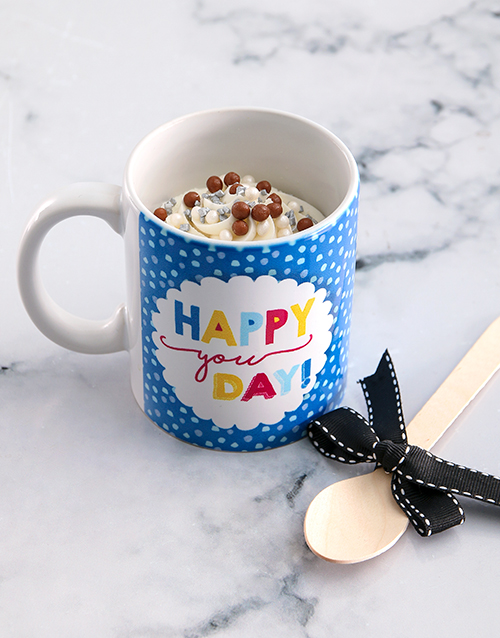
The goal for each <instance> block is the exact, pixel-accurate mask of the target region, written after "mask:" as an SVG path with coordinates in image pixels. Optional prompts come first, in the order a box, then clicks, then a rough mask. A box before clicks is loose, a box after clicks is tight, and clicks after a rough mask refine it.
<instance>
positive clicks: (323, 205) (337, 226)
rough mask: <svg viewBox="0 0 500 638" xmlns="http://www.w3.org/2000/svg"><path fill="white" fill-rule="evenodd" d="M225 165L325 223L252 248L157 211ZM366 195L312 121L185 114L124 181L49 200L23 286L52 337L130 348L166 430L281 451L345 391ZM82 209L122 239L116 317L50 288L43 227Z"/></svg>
mask: <svg viewBox="0 0 500 638" xmlns="http://www.w3.org/2000/svg"><path fill="white" fill-rule="evenodd" d="M227 171H238V173H239V174H241V175H247V174H251V175H255V176H257V177H259V178H260V179H266V180H269V181H270V182H271V184H272V185H273V186H275V187H276V188H278V189H279V190H280V191H283V192H285V193H290V194H292V195H294V196H295V197H297V198H300V199H302V200H304V201H306V202H308V203H310V204H311V205H312V206H314V207H315V208H317V209H318V210H319V211H321V212H322V214H323V215H324V216H325V217H324V219H323V220H321V221H320V222H319V223H317V224H315V225H314V226H312V227H310V228H307V229H306V230H303V231H302V232H299V233H294V234H291V235H288V236H285V237H279V238H275V239H271V240H258V241H247V242H244V241H223V240H221V239H220V238H217V239H213V238H210V237H205V236H202V235H196V234H193V233H190V232H189V233H187V232H184V231H183V230H182V229H179V228H176V227H173V226H169V225H167V224H165V223H164V222H163V221H161V220H160V219H159V218H158V217H156V216H155V215H154V214H153V211H154V210H155V208H156V207H157V206H158V205H159V204H158V202H162V201H165V198H166V197H170V196H172V195H175V194H179V193H183V192H186V191H189V190H192V188H193V186H196V185H200V184H201V185H203V184H204V183H205V181H206V179H207V177H208V176H209V175H220V174H225V173H226V172H227ZM358 190H359V176H358V170H357V167H356V163H355V161H354V159H353V157H352V155H351V153H350V152H349V150H348V149H347V148H346V146H345V145H344V144H343V143H342V142H341V141H340V140H339V139H338V138H337V137H336V136H335V135H333V134H332V133H331V132H330V131H328V130H326V129H324V128H322V127H321V126H318V125H317V124H315V123H313V122H310V121H308V120H306V119H304V118H301V117H298V116H295V115H291V114H287V113H283V112H278V111H273V110H265V109H259V108H227V109H220V110H212V111H206V112H201V113H194V114H192V115H188V116H185V117H181V118H179V119H177V120H175V121H173V122H169V123H167V124H165V125H164V126H161V127H160V128H158V129H156V130H155V131H153V132H152V133H150V134H149V135H148V136H146V137H145V138H144V139H143V140H142V141H141V142H140V143H139V144H138V145H137V147H136V148H135V150H134V151H133V152H132V154H131V156H130V158H129V160H128V163H127V166H126V169H125V174H124V181H123V187H122V188H119V187H118V186H113V185H108V184H100V183H81V184H74V185H72V186H70V187H67V188H65V189H63V190H61V191H60V192H58V193H57V194H56V195H55V196H53V197H51V198H50V199H48V200H47V201H46V202H45V203H44V204H42V205H41V206H40V208H39V209H38V210H37V212H36V213H35V215H34V217H33V218H32V220H31V222H30V223H29V225H28V228H27V229H26V231H25V234H24V236H23V239H22V242H21V248H20V253H19V262H18V278H19V287H20V291H21V296H22V299H23V302H24V304H25V306H26V309H27V311H28V313H29V315H30V316H31V318H32V319H33V321H34V323H35V324H36V325H37V326H38V328H39V329H40V330H41V331H42V332H43V333H44V334H45V335H46V336H48V337H49V338H50V339H52V340H53V341H55V342H56V343H58V344H60V345H62V346H64V347H66V348H69V349H71V350H75V351H77V352H85V353H108V352H116V351H119V350H128V352H129V353H130V365H131V384H132V390H133V393H134V396H135V398H136V400H137V402H138V404H139V406H140V407H141V408H142V410H143V411H144V412H145V414H146V415H147V416H148V417H149V418H150V419H151V420H152V421H153V422H154V423H155V424H156V425H157V426H158V427H160V428H162V429H163V430H165V431H166V432H168V433H169V434H172V435H173V436H175V437H177V438H179V439H181V440H182V441H186V442H188V443H192V444H194V445H197V446H201V447H205V448H210V449H214V450H227V451H237V452H247V451H255V450H266V449H270V448H275V447H279V446H282V445H285V444H288V443H291V442H293V441H297V440H299V439H300V438H301V437H303V436H304V434H305V427H306V425H307V423H309V421H310V420H311V419H313V418H314V417H316V416H318V415H320V414H322V413H324V412H325V411H330V410H332V409H333V408H334V407H336V406H337V405H338V404H339V402H340V401H341V399H342V395H343V391H344V386H345V381H346V370H347V354H348V345H349V332H350V318H351V303H352V291H353V282H354V267H355V254H356V228H357V212H358ZM76 215H93V216H96V217H99V218H101V219H104V220H105V221H106V222H107V223H108V224H109V225H110V226H111V227H112V228H113V229H114V230H115V231H116V232H117V233H119V234H120V235H122V236H123V238H124V242H125V259H126V264H125V265H126V272H127V302H126V305H125V304H124V305H122V306H120V307H119V308H118V309H117V310H116V312H115V314H114V315H113V317H111V318H109V319H108V320H105V321H100V322H98V321H90V320H86V319H82V318H79V317H75V316H73V315H71V314H69V313H68V312H66V311H65V310H64V309H62V308H61V307H60V306H58V305H57V304H56V303H55V302H54V301H53V300H52V299H51V297H50V296H49V295H48V293H47V292H46V291H45V289H44V287H43V285H42V284H41V280H40V273H39V266H38V254H39V250H40V247H41V244H42V242H43V240H44V237H45V236H46V234H47V232H48V231H49V230H50V228H52V227H53V226H54V225H56V224H57V223H59V222H60V221H62V220H63V219H66V218H68V217H72V216H76Z"/></svg>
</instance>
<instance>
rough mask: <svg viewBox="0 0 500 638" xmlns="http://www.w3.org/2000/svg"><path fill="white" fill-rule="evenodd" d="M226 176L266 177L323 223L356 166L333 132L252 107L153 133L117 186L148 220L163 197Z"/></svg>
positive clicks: (347, 194) (346, 191)
mask: <svg viewBox="0 0 500 638" xmlns="http://www.w3.org/2000/svg"><path fill="white" fill-rule="evenodd" d="M228 171H235V172H237V173H239V174H240V175H241V176H242V177H243V175H247V174H250V175H253V176H254V177H255V178H256V179H257V180H262V179H266V180H268V181H269V182H270V183H271V184H272V185H273V186H274V187H275V188H277V189H279V190H281V191H283V192H285V193H289V194H291V195H293V196H295V197H298V198H300V199H303V200H305V201H306V202H308V203H309V204H311V205H313V206H315V207H316V208H317V209H318V210H319V211H320V212H321V213H322V214H323V215H324V216H325V217H329V216H331V215H332V214H333V215H335V212H336V211H342V210H343V208H344V204H348V203H349V202H350V201H351V200H352V198H353V197H354V195H355V193H356V190H357V181H358V172H357V166H356V162H355V160H354V158H353V157H352V155H351V153H350V151H349V150H348V149H347V147H346V146H345V145H344V144H343V142H342V141H341V140H339V139H338V138H337V137H336V136H335V135H334V134H333V133H331V132H330V131H328V130H327V129H325V128H323V127H321V126H319V125H317V124H315V123H313V122H311V121H309V120H307V119H304V118H302V117H299V116H295V115H291V114H287V113H282V112H279V111H270V110H264V109H258V108H252V109H249V108H234V109H229V108H228V109H220V110H213V111H205V112H200V113H194V114H192V115H187V116H185V117H181V118H179V119H177V120H174V121H172V122H169V123H167V124H165V125H163V126H161V127H159V128H157V129H156V130H154V131H153V132H151V133H150V134H149V135H147V136H146V137H145V138H144V139H143V140H142V141H141V142H140V143H139V144H138V145H137V146H136V147H135V149H134V151H133V152H132V154H131V156H130V159H129V161H128V164H127V167H126V170H125V185H126V188H127V191H128V193H129V194H130V195H131V197H132V199H135V201H136V205H137V207H138V208H139V209H140V210H142V211H143V212H144V213H145V214H149V215H152V211H154V210H155V208H157V207H158V206H159V205H160V204H161V203H162V202H163V201H165V199H167V198H169V197H175V196H177V195H179V194H181V193H183V192H186V191H188V190H192V189H193V188H197V187H203V186H204V185H205V182H206V180H207V178H208V177H209V176H210V175H222V174H225V173H226V172H228ZM329 221H330V222H331V220H329Z"/></svg>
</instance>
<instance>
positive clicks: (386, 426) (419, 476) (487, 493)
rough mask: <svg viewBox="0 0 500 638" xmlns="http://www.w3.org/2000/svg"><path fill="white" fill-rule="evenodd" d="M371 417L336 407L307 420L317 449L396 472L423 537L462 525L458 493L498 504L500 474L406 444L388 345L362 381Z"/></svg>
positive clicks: (399, 497) (400, 499)
mask: <svg viewBox="0 0 500 638" xmlns="http://www.w3.org/2000/svg"><path fill="white" fill-rule="evenodd" d="M359 383H360V384H361V387H362V388H363V393H364V395H365V401H366V404H367V408H368V418H369V421H367V420H366V419H365V418H364V417H363V416H362V415H361V414H359V413H358V412H356V411H355V410H352V409H351V408H338V409H337V410H334V411H333V412H329V413H328V414H325V415H323V416H321V417H319V418H317V419H315V420H314V421H312V422H311V423H310V424H309V425H308V434H309V438H310V440H311V442H312V444H313V445H314V446H315V447H316V449H317V450H318V451H319V452H321V454H324V455H325V456H327V457H328V458H332V459H335V460H337V461H340V462H342V463H370V462H374V463H376V464H377V466H379V467H383V468H384V470H385V471H386V472H388V473H391V474H392V482H391V485H392V494H393V496H394V498H395V499H396V502H397V504H398V505H399V506H400V507H401V509H402V510H403V511H404V513H405V514H406V515H407V516H408V518H409V519H410V522H411V523H412V525H413V526H414V527H415V529H416V530H417V532H418V533H419V534H420V535H421V536H430V535H431V534H436V533H438V532H442V531H444V530H445V529H448V528H450V527H453V526H455V525H461V524H462V523H463V522H464V520H465V516H464V511H463V509H462V508H461V507H460V503H459V502H458V500H457V499H456V498H455V496H454V495H455V494H461V495H462V496H469V497H470V498H475V499H478V500H481V501H485V502H487V503H493V504H494V505H500V479H498V478H497V477H495V476H491V475H490V474H484V473H483V472H479V471H477V470H472V469H469V468H466V467H464V466H463V465H455V464H454V463H450V462H449V461H445V460H443V459H441V458H439V457H437V456H435V455H434V454H431V453H430V452H428V451H427V450H424V449H422V448H420V447H417V446H415V445H408V442H407V438H406V428H405V423H404V418H403V409H402V405H401V395H400V392H399V385H398V380H397V378H396V372H395V370H394V366H393V363H392V360H391V357H390V356H389V352H388V351H387V350H386V351H385V352H384V354H383V356H382V359H381V360H380V363H379V365H378V368H377V370H376V372H375V374H373V375H371V376H369V377H366V378H364V379H362V380H361V381H360V382H359Z"/></svg>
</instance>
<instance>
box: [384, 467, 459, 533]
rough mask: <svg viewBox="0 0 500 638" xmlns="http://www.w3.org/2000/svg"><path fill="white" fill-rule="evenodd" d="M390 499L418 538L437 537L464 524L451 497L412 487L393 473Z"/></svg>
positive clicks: (438, 492)
mask: <svg viewBox="0 0 500 638" xmlns="http://www.w3.org/2000/svg"><path fill="white" fill-rule="evenodd" d="M392 495H393V496H394V499H395V500H396V502H397V504H398V505H399V507H400V508H401V509H402V510H403V512H404V513H405V514H406V516H407V517H408V519H409V520H410V523H411V524H412V525H413V527H414V528H415V530H416V531H417V532H418V533H419V534H420V536H431V535H432V534H438V533H439V532H444V531H445V530H447V529H449V528H450V527H454V526H455V525H462V523H463V522H464V521H465V515H464V511H463V509H462V508H461V507H460V503H459V502H458V501H457V499H456V498H455V497H454V496H453V494H451V493H450V492H444V491H439V490H436V489H434V488H432V487H426V486H425V485H419V484H417V483H412V482H411V481H409V480H408V479H407V478H406V477H405V476H401V475H400V474H398V473H396V472H395V473H394V474H393V477H392Z"/></svg>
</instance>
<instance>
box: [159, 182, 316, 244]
mask: <svg viewBox="0 0 500 638" xmlns="http://www.w3.org/2000/svg"><path fill="white" fill-rule="evenodd" d="M154 214H155V216H156V217H158V218H159V219H160V220H161V221H163V222H164V223H166V224H167V225H169V226H173V227H175V228H178V229H180V230H182V231H184V232H186V233H192V234H195V235H202V236H205V237H212V238H214V239H220V240H223V241H260V240H268V239H275V238H277V237H287V236H288V235H292V234H293V233H297V232H300V231H302V230H305V229H306V228H310V227H311V226H313V225H314V224H316V223H318V222H319V221H321V220H322V219H323V215H322V214H321V213H320V212H319V210H317V209H316V208H314V207H313V206H311V205H310V204H308V203H307V202H304V201H303V200H301V199H299V198H297V197H294V196H292V195H289V194H287V193H283V192H282V191H279V190H277V189H275V188H273V187H272V186H271V184H270V183H269V182H268V181H266V180H261V181H259V182H257V181H256V180H255V178H254V177H253V176H252V175H245V176H244V177H243V178H240V176H239V175H238V174H237V173H234V172H229V173H226V174H225V175H212V176H211V177H209V178H208V179H207V182H206V185H205V187H204V188H193V190H191V191H188V192H186V193H184V194H182V195H176V196H175V197H171V198H170V199H167V200H166V201H164V202H163V203H162V204H161V205H160V206H159V207H158V208H157V209H156V210H155V211H154Z"/></svg>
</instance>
